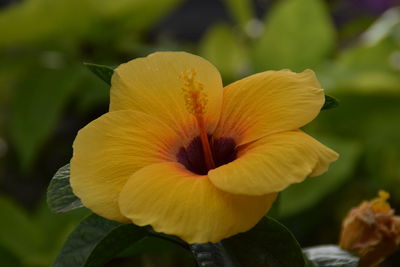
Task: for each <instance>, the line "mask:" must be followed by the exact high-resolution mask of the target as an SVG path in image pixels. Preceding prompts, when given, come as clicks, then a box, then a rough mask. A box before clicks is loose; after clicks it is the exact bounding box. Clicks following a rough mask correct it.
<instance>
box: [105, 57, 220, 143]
mask: <svg viewBox="0 0 400 267" xmlns="http://www.w3.org/2000/svg"><path fill="white" fill-rule="evenodd" d="M190 69H195V70H196V71H197V76H196V79H197V80H198V81H199V82H200V83H202V84H203V86H204V88H203V92H204V93H205V95H206V96H207V105H206V112H205V116H204V117H205V121H206V125H207V130H208V132H209V133H212V132H213V131H214V129H215V127H216V124H217V122H218V119H219V114H220V111H221V104H222V94H223V90H222V81H221V77H220V74H219V72H218V70H217V69H216V68H215V67H214V66H213V65H212V64H211V63H209V62H208V61H207V60H205V59H203V58H201V57H198V56H195V55H191V54H188V53H185V52H157V53H154V54H151V55H149V56H148V57H145V58H137V59H134V60H132V61H129V62H128V63H125V64H122V65H120V66H119V67H118V68H116V70H115V71H114V75H113V76H112V81H111V93H110V94H111V104H110V110H111V111H114V110H122V109H133V110H139V111H142V112H145V113H148V114H150V115H153V116H155V117H157V118H159V119H160V120H162V121H163V122H165V123H167V124H168V125H170V126H171V127H172V128H173V129H176V130H177V131H178V132H179V133H180V134H182V135H183V137H184V138H185V139H189V138H192V137H193V136H188V135H187V134H188V133H195V132H197V125H196V121H195V118H194V116H192V114H190V113H189V112H188V110H187V108H186V102H185V99H184V94H183V91H182V87H183V81H182V80H181V79H180V78H179V76H180V75H181V73H182V72H184V71H188V70H190Z"/></svg>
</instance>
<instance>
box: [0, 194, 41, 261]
mask: <svg viewBox="0 0 400 267" xmlns="http://www.w3.org/2000/svg"><path fill="white" fill-rule="evenodd" d="M0 218H1V220H0V229H1V231H0V244H1V246H2V247H3V249H5V250H6V251H9V252H11V253H13V254H14V255H15V256H16V257H17V258H18V259H21V260H22V261H24V262H26V261H29V259H31V258H33V257H35V255H36V254H37V252H38V248H39V243H40V239H41V237H40V233H39V232H38V231H37V229H35V227H34V225H33V224H32V222H31V220H30V219H29V218H28V216H26V214H25V212H24V210H22V209H21V208H20V207H18V206H17V205H15V204H14V203H13V202H11V201H10V200H8V199H6V198H4V197H0Z"/></svg>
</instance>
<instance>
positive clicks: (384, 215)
mask: <svg viewBox="0 0 400 267" xmlns="http://www.w3.org/2000/svg"><path fill="white" fill-rule="evenodd" d="M388 198H389V194H388V193H387V192H385V191H379V196H378V197H377V198H375V199H372V200H371V201H364V202H363V203H361V204H360V205H359V206H358V207H356V208H354V209H352V210H351V211H350V212H349V214H348V215H347V217H346V218H345V219H344V221H343V225H342V232H341V235H340V246H341V247H342V248H343V249H347V250H349V251H352V252H354V253H356V254H358V255H359V256H360V264H359V266H363V267H366V266H376V265H377V264H379V263H380V262H382V261H383V260H384V259H385V258H386V257H387V256H389V255H390V254H391V253H393V252H394V251H395V250H396V248H397V246H398V245H399V244H400V217H399V216H394V210H393V209H392V208H391V207H390V205H389V203H388V202H387V199H388Z"/></svg>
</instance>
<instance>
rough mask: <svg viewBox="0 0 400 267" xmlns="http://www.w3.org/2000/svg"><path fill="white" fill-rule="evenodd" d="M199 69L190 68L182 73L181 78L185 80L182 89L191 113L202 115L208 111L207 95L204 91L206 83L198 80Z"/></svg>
mask: <svg viewBox="0 0 400 267" xmlns="http://www.w3.org/2000/svg"><path fill="white" fill-rule="evenodd" d="M196 75H197V71H196V70H195V69H189V70H186V71H184V72H182V73H181V75H180V76H179V78H180V79H181V80H183V87H182V91H183V93H184V99H185V102H186V108H187V110H188V111H189V113H191V114H193V115H194V116H196V117H201V116H203V115H204V113H205V111H206V104H207V95H206V94H205V93H204V85H203V84H202V83H200V82H199V81H198V80H196Z"/></svg>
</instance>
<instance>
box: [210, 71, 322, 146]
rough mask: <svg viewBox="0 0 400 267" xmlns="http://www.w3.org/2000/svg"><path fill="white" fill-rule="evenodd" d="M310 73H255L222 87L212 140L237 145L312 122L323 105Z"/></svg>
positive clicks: (320, 94) (318, 86)
mask: <svg viewBox="0 0 400 267" xmlns="http://www.w3.org/2000/svg"><path fill="white" fill-rule="evenodd" d="M324 99H325V98H324V93H323V90H322V89H321V86H320V84H319V82H318V80H317V79H316V77H315V74H314V72H312V71H311V70H306V71H304V72H302V73H294V72H291V71H288V70H282V71H267V72H262V73H258V74H255V75H252V76H249V77H247V78H244V79H242V80H239V81H237V82H234V83H232V84H230V85H228V86H226V87H225V88H224V100H223V108H222V112H221V118H220V122H219V124H218V127H217V129H216V132H215V133H214V136H215V137H216V138H219V137H231V138H234V139H235V140H236V143H237V144H238V145H241V144H245V143H248V142H251V141H254V140H257V139H259V138H262V137H264V136H266V135H268V134H272V133H278V132H282V131H288V130H295V129H298V128H300V127H302V126H304V125H305V124H307V123H309V122H310V121H312V120H313V119H314V118H315V117H316V116H317V115H318V113H319V112H320V110H321V107H322V105H323V103H324Z"/></svg>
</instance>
